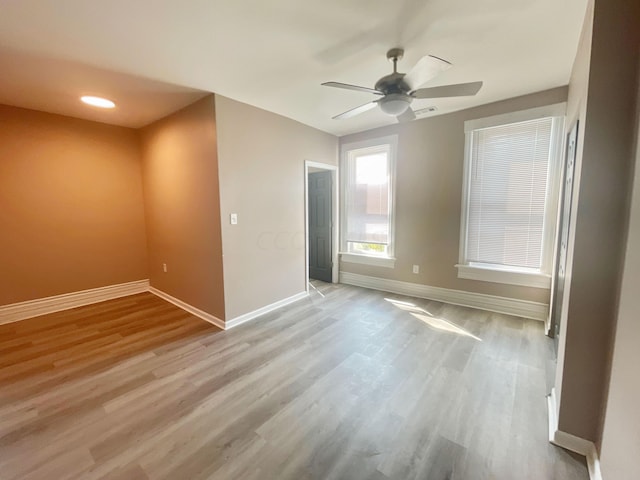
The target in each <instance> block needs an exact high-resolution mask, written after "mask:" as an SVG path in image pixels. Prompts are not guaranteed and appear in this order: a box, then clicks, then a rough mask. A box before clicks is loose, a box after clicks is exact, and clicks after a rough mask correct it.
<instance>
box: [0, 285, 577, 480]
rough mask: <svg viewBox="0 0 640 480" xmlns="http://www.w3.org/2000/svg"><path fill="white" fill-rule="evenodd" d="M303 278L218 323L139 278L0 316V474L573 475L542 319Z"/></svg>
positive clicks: (379, 478)
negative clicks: (115, 291)
mask: <svg viewBox="0 0 640 480" xmlns="http://www.w3.org/2000/svg"><path fill="white" fill-rule="evenodd" d="M316 286H317V287H318V291H319V292H320V293H318V292H317V291H315V290H314V291H312V295H311V296H310V298H308V299H305V300H302V301H300V302H297V303H295V304H293V305H290V306H289V307H286V308H284V309H282V310H280V311H278V312H274V313H271V314H268V315H266V316H264V317H262V318H260V319H259V320H255V321H253V322H250V323H247V324H245V325H241V326H239V327H237V328H235V329H233V330H230V331H227V332H223V331H220V330H219V329H217V328H215V327H213V326H211V325H209V324H207V323H205V322H203V321H201V320H199V319H197V318H195V317H192V316H190V315H189V314H187V313H185V312H183V311H182V310H180V309H178V308H177V307H174V306H173V305H171V304H168V303H166V302H164V301H163V300H160V299H159V298H156V297H154V296H153V295H151V294H146V293H145V294H140V295H135V296H131V297H127V298H123V299H118V300H112V301H109V302H104V303H101V304H96V305H91V306H87V307H82V308H77V309H74V310H69V311H66V312H60V313H55V314H51V315H47V316H43V317H39V318H35V319H30V320H25V321H22V322H17V323H13V324H8V325H2V326H0V479H2V480H10V479H21V480H23V479H24V480H26V479H46V480H62V479H96V480H98V479H101V480H106V479H136V480H137V479H194V480H197V479H249V480H252V479H255V480H258V479H260V480H264V479H296V480H299V479H372V480H385V479H427V480H454V479H469V480H485V479H486V480H488V479H505V480H507V479H508V480H512V479H518V480H527V479H531V480H546V479H570V480H571V479H588V473H587V469H586V466H585V463H584V461H583V459H581V457H578V456H573V455H571V454H568V453H567V452H565V451H563V450H561V449H558V448H556V447H553V446H551V445H550V444H549V443H548V441H547V416H546V415H547V414H546V406H545V392H546V391H547V387H546V382H547V370H548V369H549V364H550V361H551V359H552V350H551V348H552V345H551V341H550V340H549V339H547V338H546V337H545V336H544V335H543V331H542V329H543V326H542V323H540V322H535V321H529V320H523V319H519V318H515V317H509V316H506V315H499V314H490V313H487V312H481V311H478V310H474V309H470V308H464V307H455V306H451V305H446V304H442V303H438V302H430V301H427V300H417V299H410V298H407V297H400V296H397V295H391V294H384V293H381V292H375V291H370V290H364V289H360V288H356V287H349V286H343V285H339V286H336V285H328V284H321V283H316Z"/></svg>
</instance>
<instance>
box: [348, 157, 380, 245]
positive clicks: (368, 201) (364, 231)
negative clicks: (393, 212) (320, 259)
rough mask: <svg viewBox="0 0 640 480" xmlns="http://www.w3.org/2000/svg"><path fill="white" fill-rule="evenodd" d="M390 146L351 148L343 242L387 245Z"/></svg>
mask: <svg viewBox="0 0 640 480" xmlns="http://www.w3.org/2000/svg"><path fill="white" fill-rule="evenodd" d="M389 156H390V146H389V145H380V146H375V147H368V148H362V149H358V150H351V151H349V152H348V154H347V158H346V162H347V165H346V167H347V172H346V173H347V175H346V185H345V199H344V200H345V213H346V222H345V223H346V232H345V237H344V238H345V240H346V242H348V243H349V242H353V243H363V244H376V245H386V246H388V245H389V242H390V229H389V224H390V206H391V202H390V199H391V188H390V185H391V181H390V158H389Z"/></svg>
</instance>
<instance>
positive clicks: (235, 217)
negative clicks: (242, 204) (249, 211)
mask: <svg viewBox="0 0 640 480" xmlns="http://www.w3.org/2000/svg"><path fill="white" fill-rule="evenodd" d="M229 220H230V221H231V225H237V224H238V214H237V213H232V214H231V215H229Z"/></svg>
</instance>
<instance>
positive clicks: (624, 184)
mask: <svg viewBox="0 0 640 480" xmlns="http://www.w3.org/2000/svg"><path fill="white" fill-rule="evenodd" d="M639 21H640V12H638V3H637V2H627V1H626V0H613V1H609V2H602V1H597V2H595V7H594V20H593V32H592V42H591V58H590V67H589V78H588V86H587V95H586V104H584V101H585V100H584V88H585V86H586V83H585V79H584V76H583V74H582V73H579V74H578V75H576V76H574V80H573V82H574V83H572V84H571V85H570V99H571V105H570V107H571V108H572V109H574V110H575V111H576V112H580V111H581V109H584V108H586V111H585V117H584V121H583V122H581V123H582V127H581V129H580V130H581V131H580V135H582V136H583V142H584V144H583V145H582V152H580V150H579V151H578V161H577V165H579V167H580V177H579V196H578V201H577V208H576V210H575V212H576V213H575V219H574V226H575V243H574V245H573V249H572V251H570V256H569V261H570V262H571V284H570V287H569V298H568V305H567V307H568V310H567V312H568V313H567V318H566V321H565V326H564V328H563V331H562V332H561V333H564V338H563V339H561V340H563V341H564V343H565V345H564V352H563V358H561V362H559V368H562V369H563V371H562V375H561V378H559V379H560V385H556V388H557V390H559V391H560V394H561V396H560V399H561V402H560V406H559V424H558V427H559V429H560V430H561V431H564V432H567V433H570V434H573V435H576V436H578V437H582V438H585V439H588V440H591V441H595V442H596V443H598V442H599V439H600V430H601V419H602V411H603V407H604V403H605V395H606V385H607V379H608V372H609V362H610V351H611V348H610V347H611V339H612V332H613V330H614V324H615V317H616V309H617V299H618V293H619V285H620V276H621V265H622V260H623V251H624V250H623V249H624V240H625V232H626V227H627V212H628V193H629V189H630V181H631V178H632V175H631V173H632V167H633V156H632V145H633V139H634V119H635V97H636V88H637V87H636V77H637V65H638V49H637V46H638V43H639V39H638V34H639V32H640V24H639ZM581 52H582V55H584V51H583V50H581ZM584 62H585V60H584V59H581V60H580V62H577V64H576V65H577V67H578V68H579V69H580V70H581V69H582V68H583V67H582V65H584ZM574 102H578V104H575V103H574ZM580 153H581V155H580Z"/></svg>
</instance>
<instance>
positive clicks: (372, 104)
mask: <svg viewBox="0 0 640 480" xmlns="http://www.w3.org/2000/svg"><path fill="white" fill-rule="evenodd" d="M376 105H378V102H377V101H375V100H374V101H373V102H369V103H365V104H364V105H360V106H359V107H356V108H352V109H351V110H347V111H346V112H343V113H341V114H340V115H336V116H335V117H333V119H334V120H342V119H344V118H351V117H355V116H356V115H360V114H361V113H364V112H366V111H367V110H371V109H372V108H376Z"/></svg>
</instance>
